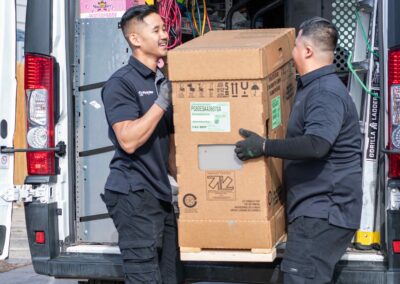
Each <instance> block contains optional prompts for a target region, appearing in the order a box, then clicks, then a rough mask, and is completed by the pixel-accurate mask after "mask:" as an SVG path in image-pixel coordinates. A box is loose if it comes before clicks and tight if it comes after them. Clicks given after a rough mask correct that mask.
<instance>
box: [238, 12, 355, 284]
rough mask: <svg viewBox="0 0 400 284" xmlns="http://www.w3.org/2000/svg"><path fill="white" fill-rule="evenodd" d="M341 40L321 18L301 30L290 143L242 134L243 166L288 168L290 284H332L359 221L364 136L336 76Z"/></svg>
mask: <svg viewBox="0 0 400 284" xmlns="http://www.w3.org/2000/svg"><path fill="white" fill-rule="evenodd" d="M337 39H338V33H337V30H336V28H335V26H334V25H332V24H331V23H330V22H329V21H327V20H325V19H323V18H318V17H317V18H313V19H310V20H308V21H305V22H304V23H302V24H301V26H300V28H299V34H298V36H297V38H296V42H295V47H294V49H293V52H292V55H293V59H294V62H295V65H296V69H297V71H298V73H299V75H300V78H299V80H298V86H297V93H296V97H295V101H294V104H293V107H292V111H291V114H290V117H289V122H288V126H287V134H286V139H283V140H270V139H264V138H262V137H260V136H259V135H257V134H256V133H253V132H251V131H249V130H245V129H240V134H241V135H242V136H243V137H245V140H243V141H239V142H238V143H237V144H236V149H235V151H236V153H237V156H238V158H239V159H241V160H247V159H251V158H256V157H260V156H263V155H265V156H271V157H278V158H282V159H285V160H284V186H285V189H286V207H287V208H286V211H287V219H288V239H287V243H286V250H285V254H284V257H283V260H282V263H281V270H282V272H283V274H284V283H285V284H292V283H293V284H302V283H307V284H308V283H315V284H322V283H331V279H332V276H333V271H334V267H335V264H336V263H337V262H338V261H339V259H340V257H341V256H342V255H343V253H344V252H345V250H346V248H347V247H348V245H349V244H350V243H351V239H352V237H353V235H354V233H355V231H356V230H357V229H358V227H359V224H360V218H361V206H362V189H361V133H360V127H359V123H358V115H357V111H356V108H355V105H354V103H353V101H352V99H351V97H350V96H349V94H348V91H347V89H346V87H345V86H344V85H343V83H342V82H341V81H340V79H339V78H338V77H337V75H336V74H335V66H334V65H333V64H332V63H333V58H334V50H335V48H336V43H337Z"/></svg>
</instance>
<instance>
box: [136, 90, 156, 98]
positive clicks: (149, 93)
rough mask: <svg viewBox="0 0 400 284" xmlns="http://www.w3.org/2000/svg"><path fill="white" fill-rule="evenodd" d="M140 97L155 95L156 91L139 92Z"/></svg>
mask: <svg viewBox="0 0 400 284" xmlns="http://www.w3.org/2000/svg"><path fill="white" fill-rule="evenodd" d="M138 93H139V96H140V97H143V96H150V95H152V94H154V91H139V92H138Z"/></svg>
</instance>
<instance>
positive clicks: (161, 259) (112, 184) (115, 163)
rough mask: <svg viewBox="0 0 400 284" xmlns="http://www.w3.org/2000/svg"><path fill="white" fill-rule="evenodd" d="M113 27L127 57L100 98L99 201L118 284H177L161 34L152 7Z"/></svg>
mask: <svg viewBox="0 0 400 284" xmlns="http://www.w3.org/2000/svg"><path fill="white" fill-rule="evenodd" d="M120 26H121V29H122V32H123V35H124V36H125V38H126V40H127V42H128V43H129V46H130V47H131V49H132V56H131V57H130V59H129V63H128V64H127V65H126V66H124V67H122V68H121V69H119V70H118V71H117V72H115V73H114V74H113V75H112V76H111V78H110V79H109V80H108V81H107V82H106V84H105V86H104V88H103V91H102V99H103V103H104V107H105V112H106V117H107V122H108V124H109V138H110V140H111V141H112V142H113V144H114V145H115V146H116V151H115V155H114V157H113V159H112V160H111V162H110V174H109V176H108V178H107V181H106V184H105V192H104V202H105V204H106V206H107V209H108V212H109V214H110V216H111V218H112V219H113V222H114V224H115V227H116V228H117V231H118V237H119V239H118V245H119V248H120V250H121V255H122V258H123V269H124V274H125V283H130V284H131V283H152V284H153V283H154V284H155V283H157V284H158V283H177V279H176V278H177V277H176V265H177V259H178V246H177V234H176V219H175V215H174V210H173V207H172V205H171V186H170V183H169V180H168V173H170V174H172V175H174V174H175V170H174V167H173V166H172V164H173V163H169V162H170V161H173V159H171V158H170V154H171V156H173V153H170V147H171V149H173V145H174V142H173V139H171V138H173V136H172V133H173V123H172V108H171V86H170V83H169V81H168V80H167V79H166V78H165V77H164V75H163V73H162V72H161V71H160V70H159V69H158V68H157V62H158V60H159V59H160V58H162V57H164V56H166V54H167V43H168V34H167V32H166V29H165V25H164V23H163V21H162V19H161V17H160V16H159V14H158V13H157V11H156V9H155V8H154V7H152V6H146V5H141V6H135V7H133V8H130V9H128V10H127V11H126V12H125V14H124V15H123V16H122V18H121V22H120Z"/></svg>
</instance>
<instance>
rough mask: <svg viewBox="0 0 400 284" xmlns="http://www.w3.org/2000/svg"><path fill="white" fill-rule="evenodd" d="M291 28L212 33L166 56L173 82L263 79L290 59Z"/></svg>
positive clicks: (293, 33)
mask: <svg viewBox="0 0 400 284" xmlns="http://www.w3.org/2000/svg"><path fill="white" fill-rule="evenodd" d="M294 37H295V32H294V29H260V30H234V31H211V32H209V33H207V34H206V35H205V36H203V37H199V38H196V39H194V40H191V41H189V42H187V43H185V44H183V45H181V46H179V47H177V48H175V49H174V50H171V51H170V52H169V53H168V73H169V78H170V80H172V81H196V80H198V81H200V80H235V79H262V78H265V77H266V76H267V75H268V74H269V73H271V72H273V71H274V70H276V69H277V68H279V67H281V66H282V65H283V64H285V63H286V62H287V61H289V60H290V58H291V52H292V49H293V45H294Z"/></svg>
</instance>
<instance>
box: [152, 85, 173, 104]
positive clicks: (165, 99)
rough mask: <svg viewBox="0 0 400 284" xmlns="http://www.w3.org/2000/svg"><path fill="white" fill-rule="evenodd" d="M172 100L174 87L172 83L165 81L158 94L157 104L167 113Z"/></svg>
mask: <svg viewBox="0 0 400 284" xmlns="http://www.w3.org/2000/svg"><path fill="white" fill-rule="evenodd" d="M171 98H172V86H171V82H170V81H169V80H167V79H165V80H164V81H163V82H162V83H161V85H160V91H159V92H158V97H157V99H156V101H155V103H156V104H157V105H158V106H159V107H160V108H162V109H163V110H164V111H166V110H167V109H168V107H169V105H170V104H171Z"/></svg>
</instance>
